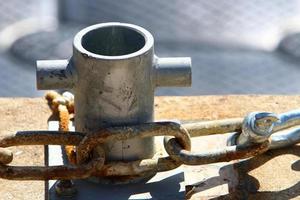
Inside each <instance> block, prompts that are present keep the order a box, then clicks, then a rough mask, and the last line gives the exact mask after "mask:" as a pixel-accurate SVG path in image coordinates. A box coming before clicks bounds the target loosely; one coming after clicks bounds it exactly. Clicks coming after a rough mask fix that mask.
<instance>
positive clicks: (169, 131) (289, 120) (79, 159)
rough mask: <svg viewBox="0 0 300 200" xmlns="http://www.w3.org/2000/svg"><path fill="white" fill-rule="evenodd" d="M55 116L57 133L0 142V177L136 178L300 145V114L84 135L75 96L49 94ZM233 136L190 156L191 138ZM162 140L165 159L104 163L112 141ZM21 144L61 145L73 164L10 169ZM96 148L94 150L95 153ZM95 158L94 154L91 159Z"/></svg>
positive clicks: (31, 133)
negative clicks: (77, 128)
mask: <svg viewBox="0 0 300 200" xmlns="http://www.w3.org/2000/svg"><path fill="white" fill-rule="evenodd" d="M46 99H47V100H48V102H49V105H50V107H51V108H52V110H53V113H54V114H56V115H57V116H58V118H59V131H23V132H17V133H15V134H10V135H6V136H2V138H0V177H1V178H5V179H12V180H50V179H60V180H68V179H84V178H88V177H91V176H104V177H113V176H135V175H141V174H147V173H156V172H161V171H167V170H171V169H174V168H177V167H179V166H180V165H182V164H186V165H202V164H209V163H216V162H229V161H232V160H238V159H245V158H249V157H253V156H257V155H259V154H262V153H264V152H266V151H267V150H269V149H274V148H281V147H285V146H288V145H292V144H295V143H297V142H299V141H300V136H299V135H300V134H299V133H300V128H299V127H297V125H300V111H299V110H298V111H292V112H289V113H283V114H281V115H275V114H273V113H262V112H260V113H251V114H249V115H248V116H246V117H245V119H240V118H237V119H228V120H216V121H211V122H192V123H185V124H179V123H175V122H153V123H145V124H140V125H134V126H122V127H109V128H104V129H102V130H100V131H98V132H94V133H90V134H84V133H80V132H70V131H69V121H70V119H71V118H72V115H73V114H74V105H73V100H72V97H71V95H64V96H61V95H59V94H58V93H56V92H51V93H48V94H47V95H46ZM224 133H234V134H231V135H230V136H229V140H228V141H229V143H228V144H229V145H228V146H226V147H224V148H223V149H215V150H210V151H207V152H201V153H198V152H193V151H191V137H198V136H204V135H211V134H224ZM154 136H164V148H165V150H166V152H167V153H168V156H166V157H154V158H151V159H144V160H137V161H130V162H123V161H113V162H105V152H104V149H103V148H102V147H101V144H104V143H106V142H108V141H117V140H127V139H133V138H144V137H154ZM18 145H63V146H65V151H66V154H67V157H68V160H69V162H70V164H69V165H63V166H44V167H39V166H10V165H8V164H9V163H10V162H11V161H12V160H13V154H12V152H11V151H9V150H8V149H6V148H7V147H11V146H18ZM95 149H96V151H95ZM91 154H93V155H92V156H91Z"/></svg>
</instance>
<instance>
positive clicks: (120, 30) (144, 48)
mask: <svg viewBox="0 0 300 200" xmlns="http://www.w3.org/2000/svg"><path fill="white" fill-rule="evenodd" d="M153 43H154V39H153V36H152V35H151V33H149V32H148V31H147V30H145V29H144V28H142V27H139V26H136V25H132V24H125V23H103V24H96V25H93V26H90V27H87V28H85V29H83V30H81V31H80V32H79V33H77V34H76V36H75V38H74V42H73V56H72V57H71V59H70V60H41V61H37V87H38V89H73V91H74V94H75V113H76V114H75V129H76V130H77V131H80V132H84V133H90V132H93V131H95V130H99V129H100V128H101V127H107V126H114V125H130V124H138V123H144V122H151V121H153V110H154V105H153V104H154V89H155V88H156V87H164V86H190V85H191V58H189V57H178V58H159V57H156V56H155V54H154V47H153ZM105 150H106V156H107V157H106V158H107V160H123V161H129V160H137V159H144V158H150V157H152V156H153V155H154V153H155V145H154V138H144V139H131V140H127V141H122V142H110V143H108V144H106V146H105Z"/></svg>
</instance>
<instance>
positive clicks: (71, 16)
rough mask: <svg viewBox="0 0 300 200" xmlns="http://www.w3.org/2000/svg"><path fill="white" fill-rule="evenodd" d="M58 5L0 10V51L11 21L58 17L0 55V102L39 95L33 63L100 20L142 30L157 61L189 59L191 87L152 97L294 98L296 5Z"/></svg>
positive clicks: (29, 0) (66, 1)
mask: <svg viewBox="0 0 300 200" xmlns="http://www.w3.org/2000/svg"><path fill="white" fill-rule="evenodd" d="M59 2H60V6H61V7H60V9H58V10H60V11H63V12H59V11H57V9H56V7H55V6H54V5H55V1H54V0H42V1H38V0H26V1H17V0H12V1H5V2H4V1H3V2H1V3H0V5H1V6H0V47H1V41H5V39H6V38H1V33H2V32H3V30H6V29H7V27H9V26H12V25H14V24H15V23H17V22H20V21H22V20H24V19H28V18H38V19H40V21H41V22H43V17H45V16H51V17H55V16H56V13H57V12H59V13H60V17H61V18H60V19H63V23H60V24H59V26H58V27H50V29H47V30H45V31H37V32H35V33H29V34H27V35H25V36H22V37H20V38H17V39H16V40H15V41H14V42H13V43H12V44H11V45H10V46H9V47H8V48H7V49H5V50H4V51H2V53H0V69H1V70H0V85H2V86H3V87H0V96H38V95H41V94H42V92H37V91H36V89H35V69H34V65H35V60H37V59H60V58H67V57H69V56H70V55H71V48H72V47H71V43H72V38H73V36H74V34H75V33H76V32H77V31H78V30H79V29H80V28H82V27H84V26H86V25H87V24H92V23H97V22H104V21H123V22H131V23H135V24H138V25H141V26H144V27H146V28H147V29H149V30H150V31H151V32H152V33H153V34H154V37H155V39H156V44H155V45H156V52H157V54H158V55H159V56H191V57H192V59H193V86H192V88H172V89H170V88H161V89H159V90H158V91H157V94H158V95H203V94H250V93H258V94H293V93H299V92H300V87H299V85H300V79H299V78H298V77H299V75H300V67H299V64H300V63H299V62H300V59H299V55H300V53H299V52H300V42H299V41H300V35H299V34H297V33H298V30H300V25H299V23H297V21H298V20H299V18H300V14H299V13H300V12H299V10H300V1H299V0H292V1H289V2H288V3H287V2H286V1H284V0H274V1H262V0H251V1H244V0H239V1H225V0H224V1H216V0H212V1H205V0H200V1H191V0H188V1H184V2H182V1H179V0H175V1H172V4H170V1H169V0H167V1H159V0H153V1H151V4H150V3H148V2H146V1H137V0H126V2H123V4H121V3H119V1H104V0H85V1H84V0H61V1H59ZM158 8H159V9H158ZM19 31H20V30H19ZM294 33H295V34H294ZM282 38H283V40H282ZM278 44H280V47H279V48H277V45H278ZM24 80H25V81H24Z"/></svg>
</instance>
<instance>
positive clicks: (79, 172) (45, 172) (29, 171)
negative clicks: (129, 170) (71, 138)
mask: <svg viewBox="0 0 300 200" xmlns="http://www.w3.org/2000/svg"><path fill="white" fill-rule="evenodd" d="M103 164H104V158H103V157H94V158H93V159H92V160H91V161H90V162H88V163H87V164H82V165H79V166H71V165H67V166H63V165H62V166H51V167H48V166H47V167H37V166H7V165H1V164H0V177H1V178H5V179H10V180H51V179H60V180H69V179H84V178H88V177H90V176H91V175H92V173H93V172H95V171H97V170H100V169H101V168H102V167H103Z"/></svg>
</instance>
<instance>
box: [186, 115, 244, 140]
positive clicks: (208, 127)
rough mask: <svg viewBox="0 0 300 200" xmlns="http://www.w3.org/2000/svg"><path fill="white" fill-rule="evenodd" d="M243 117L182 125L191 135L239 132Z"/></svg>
mask: <svg viewBox="0 0 300 200" xmlns="http://www.w3.org/2000/svg"><path fill="white" fill-rule="evenodd" d="M243 120H244V119H243V118H233V119H222V120H214V121H201V122H186V123H183V124H182V126H183V127H184V128H185V129H186V130H187V131H188V132H189V134H190V136H191V137H198V136H205V135H213V134H224V133H230V132H241V131H242V123H243Z"/></svg>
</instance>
